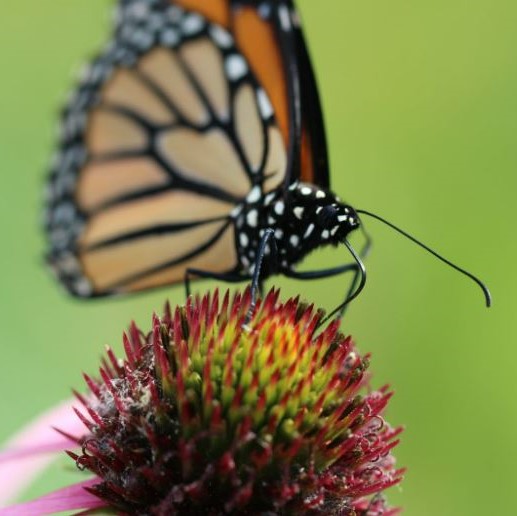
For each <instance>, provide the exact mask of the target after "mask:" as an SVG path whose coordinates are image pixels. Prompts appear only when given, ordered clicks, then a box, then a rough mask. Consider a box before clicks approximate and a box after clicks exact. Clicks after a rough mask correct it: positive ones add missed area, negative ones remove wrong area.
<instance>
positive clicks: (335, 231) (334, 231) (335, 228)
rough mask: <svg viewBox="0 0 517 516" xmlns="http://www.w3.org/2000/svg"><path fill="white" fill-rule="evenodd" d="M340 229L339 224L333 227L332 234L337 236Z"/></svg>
mask: <svg viewBox="0 0 517 516" xmlns="http://www.w3.org/2000/svg"><path fill="white" fill-rule="evenodd" d="M338 231H339V226H335V227H333V228H332V229H331V231H330V234H331V235H332V236H335V234H336V233H337V232H338Z"/></svg>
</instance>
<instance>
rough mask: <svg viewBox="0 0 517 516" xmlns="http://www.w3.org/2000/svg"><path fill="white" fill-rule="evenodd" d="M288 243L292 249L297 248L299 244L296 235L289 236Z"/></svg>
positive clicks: (298, 238)
mask: <svg viewBox="0 0 517 516" xmlns="http://www.w3.org/2000/svg"><path fill="white" fill-rule="evenodd" d="M289 242H291V245H292V246H293V247H298V245H299V244H300V237H299V236H298V235H291V238H290V239H289Z"/></svg>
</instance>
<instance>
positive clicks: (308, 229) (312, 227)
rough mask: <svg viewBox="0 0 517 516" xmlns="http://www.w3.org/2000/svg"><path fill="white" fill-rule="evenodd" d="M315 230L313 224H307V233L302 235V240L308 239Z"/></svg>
mask: <svg viewBox="0 0 517 516" xmlns="http://www.w3.org/2000/svg"><path fill="white" fill-rule="evenodd" d="M315 228H316V226H315V225H314V224H309V227H308V228H307V231H306V232H305V234H304V235H303V238H304V239H305V238H309V237H310V236H311V235H312V232H313V231H314V229H315Z"/></svg>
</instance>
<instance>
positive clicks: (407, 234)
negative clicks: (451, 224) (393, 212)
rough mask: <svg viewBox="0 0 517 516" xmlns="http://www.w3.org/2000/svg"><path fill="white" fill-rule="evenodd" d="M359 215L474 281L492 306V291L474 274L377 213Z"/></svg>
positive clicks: (365, 212) (361, 212)
mask: <svg viewBox="0 0 517 516" xmlns="http://www.w3.org/2000/svg"><path fill="white" fill-rule="evenodd" d="M356 212H357V213H359V214H362V215H367V216H368V217H372V218H373V219H376V220H378V221H379V222H382V223H383V224H385V225H386V226H389V227H390V228H391V229H394V230H395V231H396V232H397V233H400V234H401V235H402V236H405V237H406V238H408V239H409V240H411V241H412V242H413V243H415V244H416V245H418V246H420V247H422V248H423V249H425V250H426V251H427V252H428V253H431V254H432V255H433V256H434V257H436V258H438V260H440V261H442V262H443V263H445V264H447V265H448V266H449V267H452V268H453V269H455V270H457V271H458V272H460V273H461V274H463V275H465V276H467V277H469V278H470V279H471V280H473V281H474V282H475V283H477V284H478V285H479V287H480V288H481V290H482V291H483V294H484V296H485V301H486V306H487V307H490V306H491V305H492V295H491V294H490V290H488V287H487V286H486V285H485V284H484V283H483V282H482V281H481V280H480V279H479V278H476V276H474V275H473V274H471V273H470V272H468V271H466V270H465V269H462V268H461V267H458V266H457V265H455V264H454V263H452V262H451V261H449V260H447V258H444V257H443V256H441V255H440V254H438V253H437V252H436V251H434V250H433V249H431V248H430V247H428V246H427V245H425V244H424V243H422V242H420V240H417V239H416V238H415V237H413V236H411V235H410V234H409V233H406V232H405V231H404V230H402V229H400V228H399V227H397V226H395V224H392V223H391V222H389V221H387V220H386V219H383V218H382V217H379V215H375V213H371V212H369V211H366V210H356Z"/></svg>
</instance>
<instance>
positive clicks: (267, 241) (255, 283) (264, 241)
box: [244, 228, 278, 326]
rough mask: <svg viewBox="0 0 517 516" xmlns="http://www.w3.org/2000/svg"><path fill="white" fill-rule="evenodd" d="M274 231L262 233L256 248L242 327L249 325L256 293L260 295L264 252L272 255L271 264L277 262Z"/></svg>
mask: <svg viewBox="0 0 517 516" xmlns="http://www.w3.org/2000/svg"><path fill="white" fill-rule="evenodd" d="M274 235H275V230H274V229H272V228H268V229H266V230H265V231H264V234H263V235H262V237H261V239H260V245H259V248H258V253H257V258H256V260H255V263H254V264H253V278H252V280H251V303H250V307H249V309H248V313H247V314H246V319H245V320H244V326H246V325H247V324H249V322H250V321H251V318H252V317H253V312H254V311H255V307H256V306H257V292H260V293H261V294H262V292H263V290H262V280H261V278H260V273H261V271H262V262H263V261H264V257H265V256H266V254H267V253H266V251H267V249H268V245H269V246H270V247H269V249H270V251H271V254H272V262H273V263H275V266H276V263H277V262H278V249H277V247H276V241H275V236H274Z"/></svg>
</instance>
